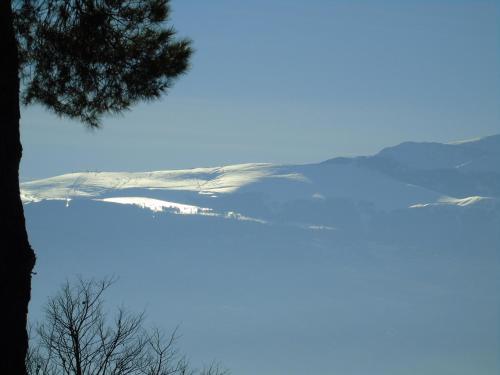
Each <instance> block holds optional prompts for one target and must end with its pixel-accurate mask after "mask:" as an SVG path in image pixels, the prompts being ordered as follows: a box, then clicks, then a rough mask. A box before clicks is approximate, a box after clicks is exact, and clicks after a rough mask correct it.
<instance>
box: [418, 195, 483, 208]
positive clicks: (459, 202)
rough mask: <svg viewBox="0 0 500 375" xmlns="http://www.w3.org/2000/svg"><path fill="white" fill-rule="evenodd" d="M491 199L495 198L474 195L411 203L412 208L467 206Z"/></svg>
mask: <svg viewBox="0 0 500 375" xmlns="http://www.w3.org/2000/svg"><path fill="white" fill-rule="evenodd" d="M491 200H493V198H490V197H481V196H472V197H465V198H452V197H442V198H440V199H439V200H438V201H437V202H434V203H418V204H414V205H411V206H410V208H423V207H429V206H443V205H448V206H460V207H465V206H471V205H474V204H477V203H479V202H483V201H491Z"/></svg>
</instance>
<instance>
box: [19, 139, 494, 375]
mask: <svg viewBox="0 0 500 375" xmlns="http://www.w3.org/2000/svg"><path fill="white" fill-rule="evenodd" d="M21 190H22V197H23V201H24V203H25V210H26V215H27V220H28V225H29V232H30V238H31V240H32V242H33V244H34V247H35V248H36V249H37V250H38V256H39V261H38V266H37V268H38V269H37V271H38V275H37V276H36V277H35V289H34V299H33V306H34V307H33V309H34V310H35V311H36V309H37V308H39V306H40V304H41V301H42V300H43V295H44V294H45V293H50V291H52V290H53V289H54V288H55V285H57V284H58V283H60V282H61V281H62V280H63V279H64V278H65V277H69V276H71V275H73V274H75V273H81V274H83V275H95V276H103V275H109V274H116V275H118V276H120V278H121V281H120V283H119V285H118V286H117V289H118V290H117V292H116V294H115V297H114V298H115V299H116V301H125V304H127V305H130V304H132V305H133V306H139V308H142V307H144V305H147V306H148V312H149V314H150V316H151V319H152V320H155V321H156V322H157V323H159V324H161V325H174V326H175V325H176V324H178V323H182V329H181V331H182V332H183V333H184V335H185V340H186V347H188V348H189V350H188V351H189V352H191V353H194V355H195V356H199V357H200V358H202V359H208V360H209V359H211V358H214V357H216V358H217V359H220V360H223V361H224V362H225V363H227V364H228V365H229V367H232V368H233V370H234V372H235V373H238V374H251V373H259V374H280V373H286V374H304V373H324V374H329V373H343V374H359V373H371V374H402V373H406V374H413V373H415V374H416V373H436V371H437V370H435V369H437V368H438V369H439V373H440V374H470V373H475V374H485V375H486V374H493V373H496V372H498V370H500V365H499V362H498V352H499V349H500V347H499V344H498V340H497V338H496V337H497V336H496V334H495V332H498V329H499V328H500V324H499V319H498V316H499V310H498V306H499V302H500V297H498V296H497V294H498V293H497V290H498V287H499V286H500V282H499V281H500V276H499V275H500V272H499V271H500V262H499V254H500V230H499V229H500V201H499V200H500V135H495V136H490V137H485V138H481V139H476V140H471V141H465V142H455V143H449V144H440V143H415V142H407V143H403V144H400V145H398V146H395V147H389V148H386V149H384V150H382V151H381V152H379V153H378V154H376V155H373V156H366V157H356V158H335V159H331V160H328V161H324V162H321V163H317V164H306V165H273V164H240V165H230V166H223V167H213V168H196V169H189V170H171V171H154V172H142V173H128V172H82V173H71V174H66V175H62V176H57V177H52V178H47V179H43V180H36V181H30V182H25V183H23V184H22V185H21ZM47 291H49V292H47ZM235 343H236V345H235ZM444 348H445V349H444ZM444 352H445V354H446V355H444ZM359 358H363V360H362V361H359ZM408 368H413V369H418V370H414V371H413V370H412V371H413V372H412V371H409V370H408Z"/></svg>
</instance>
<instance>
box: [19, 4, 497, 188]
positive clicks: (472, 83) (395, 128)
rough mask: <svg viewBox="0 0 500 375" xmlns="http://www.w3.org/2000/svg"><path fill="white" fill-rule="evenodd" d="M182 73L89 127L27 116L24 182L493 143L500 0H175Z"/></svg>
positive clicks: (34, 110) (41, 114) (36, 111)
mask: <svg viewBox="0 0 500 375" xmlns="http://www.w3.org/2000/svg"><path fill="white" fill-rule="evenodd" d="M172 10H173V14H172V23H173V25H174V26H175V27H176V28H177V29H178V31H179V35H181V36H188V37H190V38H192V39H193V41H194V47H195V49H196V53H195V55H194V57H193V60H192V68H191V70H190V72H189V73H188V74H187V75H186V76H184V77H183V78H181V79H180V80H179V81H178V82H177V84H176V86H175V87H174V88H173V89H172V90H171V92H170V94H169V95H168V96H167V97H165V98H163V99H162V100H160V101H158V102H155V103H149V104H141V105H139V106H136V107H134V108H133V109H132V110H131V111H129V112H128V113H125V114H124V115H123V116H120V117H115V118H106V119H105V120H104V124H103V128H102V129H101V130H97V131H90V130H88V129H85V127H84V126H82V125H81V124H79V123H77V122H73V121H69V120H67V119H59V118H57V117H55V116H53V115H51V114H49V113H47V112H46V111H45V110H43V109H41V108H39V107H30V108H24V109H23V112H22V136H23V143H24V148H25V151H24V160H23V163H22V169H21V177H22V178H24V179H31V178H39V177H46V176H51V175H55V174H62V173H67V172H72V171H82V170H93V171H96V170H98V171H102V170H108V171H109V170H120V171H127V170H129V171H137V170H158V169H173V168H190V167H198V166H216V165H221V164H232V163H240V162H275V163H307V162H315V161H322V160H324V159H328V158H331V157H334V156H340V155H344V156H349V155H361V154H371V153H375V152H377V151H378V150H379V149H380V148H382V147H385V146H388V145H392V144H396V143H399V142H402V141H406V140H414V141H451V140H458V139H467V138H473V137H477V136H486V135H491V134H495V133H500V3H499V2H498V1H481V0H471V1H462V0H450V1H444V0H443V1H430V0H419V1H415V0H405V1H400V0H399V1H396V0H395V1H375V0H373V1H333V0H331V1H326V0H325V1H319V0H315V1H312V0H311V1H294V0H286V1H285V0H253V1H234V0H232V1H231V0H214V1H203V0H173V1H172Z"/></svg>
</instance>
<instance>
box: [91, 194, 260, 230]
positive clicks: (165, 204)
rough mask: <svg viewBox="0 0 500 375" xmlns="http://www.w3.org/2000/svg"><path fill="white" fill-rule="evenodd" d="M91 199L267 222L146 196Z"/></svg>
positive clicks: (146, 207)
mask: <svg viewBox="0 0 500 375" xmlns="http://www.w3.org/2000/svg"><path fill="white" fill-rule="evenodd" d="M93 200H95V201H99V202H107V203H117V204H125V205H133V206H137V207H140V208H143V209H148V210H151V211H153V212H169V213H173V214H178V215H203V216H215V217H223V218H225V219H233V220H242V221H252V222H255V223H260V224H266V223H267V222H266V221H265V220H261V219H256V218H253V217H249V216H245V215H242V214H239V213H237V212H234V211H229V212H225V213H217V212H215V211H214V210H212V209H211V208H207V207H199V206H193V205H190V204H183V203H177V202H169V201H164V200H160V199H153V198H146V197H111V198H103V199H93Z"/></svg>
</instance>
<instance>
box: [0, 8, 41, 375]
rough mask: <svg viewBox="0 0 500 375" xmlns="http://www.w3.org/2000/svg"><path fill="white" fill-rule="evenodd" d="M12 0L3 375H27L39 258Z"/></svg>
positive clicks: (1, 77)
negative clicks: (31, 231) (29, 219)
mask: <svg viewBox="0 0 500 375" xmlns="http://www.w3.org/2000/svg"><path fill="white" fill-rule="evenodd" d="M12 21H13V17H12V10H11V1H10V0H0V126H1V130H0V131H1V135H0V137H1V138H0V139H1V141H0V142H1V155H2V159H1V165H0V171H1V172H0V173H1V176H2V180H1V182H0V186H1V187H0V191H1V195H0V197H1V199H2V206H3V207H2V219H3V220H2V224H1V225H2V232H3V235H2V239H1V245H0V248H1V250H0V293H1V294H0V305H1V308H0V310H1V315H2V320H1V322H0V323H1V328H0V374H8V375H18V374H19V375H24V374H26V367H25V356H26V352H27V349H28V338H27V332H26V323H27V314H28V303H29V300H30V294H31V272H32V270H33V266H34V264H35V255H34V252H33V250H32V248H31V246H30V244H29V242H28V235H27V233H26V226H25V219H24V211H23V205H22V202H21V198H20V190H19V164H20V161H21V156H22V146H21V140H20V129H19V120H20V111H19V72H18V69H19V68H18V54H17V44H16V38H15V34H14V31H13V27H12Z"/></svg>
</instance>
